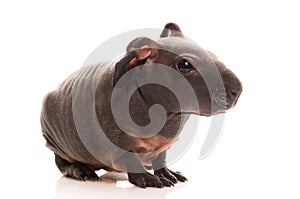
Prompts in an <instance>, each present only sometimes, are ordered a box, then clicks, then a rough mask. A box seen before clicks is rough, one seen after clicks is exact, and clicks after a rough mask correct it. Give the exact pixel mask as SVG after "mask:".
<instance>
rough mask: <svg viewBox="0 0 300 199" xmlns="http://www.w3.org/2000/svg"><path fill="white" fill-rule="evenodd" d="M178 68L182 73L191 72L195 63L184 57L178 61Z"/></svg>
mask: <svg viewBox="0 0 300 199" xmlns="http://www.w3.org/2000/svg"><path fill="white" fill-rule="evenodd" d="M177 68H178V70H179V71H180V72H182V73H189V72H191V71H192V70H193V65H192V64H191V63H190V62H188V61H187V60H186V59H182V60H180V61H179V62H178V63H177Z"/></svg>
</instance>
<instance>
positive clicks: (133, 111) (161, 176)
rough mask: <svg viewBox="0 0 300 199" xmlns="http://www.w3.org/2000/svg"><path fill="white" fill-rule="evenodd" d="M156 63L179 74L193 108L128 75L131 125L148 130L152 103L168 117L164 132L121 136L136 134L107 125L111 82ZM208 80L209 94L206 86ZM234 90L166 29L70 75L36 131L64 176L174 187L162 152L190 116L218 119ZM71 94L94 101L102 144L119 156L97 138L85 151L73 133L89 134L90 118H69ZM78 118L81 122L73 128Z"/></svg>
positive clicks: (211, 59)
mask: <svg viewBox="0 0 300 199" xmlns="http://www.w3.org/2000/svg"><path fill="white" fill-rule="evenodd" d="M182 60H183V61H184V60H188V61H189V63H191V64H192V67H193V68H192V70H190V71H184V70H180V66H179V65H180V64H179V63H180V61H182ZM155 64H163V65H166V66H168V67H170V68H172V69H174V70H175V71H177V72H178V73H180V74H181V75H182V76H183V77H184V78H185V79H186V80H187V81H188V82H189V84H190V85H191V86H192V88H193V90H194V92H195V94H196V98H197V103H195V102H194V101H192V100H191V101H189V98H186V100H185V102H184V103H185V104H184V106H180V104H179V102H178V99H177V98H176V96H175V95H174V94H173V93H172V92H171V91H170V90H168V89H166V88H165V87H163V86H160V85H156V84H149V85H144V86H140V83H139V79H138V78H136V76H135V75H136V73H135V72H133V73H132V74H131V76H132V78H136V82H135V83H136V85H135V86H136V87H140V88H139V89H137V90H136V91H135V92H134V93H133V95H132V97H131V98H130V103H129V112H130V115H131V117H132V120H133V121H134V122H135V123H136V124H137V125H139V126H145V125H147V124H149V122H150V118H149V114H148V113H149V108H150V107H151V106H152V105H153V104H161V105H162V106H163V107H164V108H165V110H166V116H167V117H166V122H165V125H164V126H163V128H162V129H161V130H160V131H159V132H157V134H155V135H153V136H151V137H146V138H145V137H144V138H143V137H139V135H140V136H141V135H142V132H140V131H138V129H135V128H134V127H132V128H131V127H130V126H129V127H128V129H129V130H128V131H131V132H133V133H134V135H135V136H132V135H129V134H128V132H124V131H123V130H122V129H120V128H119V126H118V125H117V124H116V122H115V120H114V117H113V114H112V110H111V96H112V92H113V89H114V88H116V87H117V88H118V89H122V85H121V86H120V85H118V81H119V80H120V79H121V77H122V76H123V75H124V74H126V73H127V72H128V71H130V70H132V69H138V68H139V67H140V66H144V65H147V66H148V67H147V69H146V72H147V73H149V74H150V73H155V72H156V71H155ZM211 64H213V65H214V66H216V68H214V67H212V65H211ZM149 68H150V70H149ZM213 68H214V69H213ZM144 69H145V67H144ZM196 69H197V70H196ZM216 69H217V70H216ZM138 70H139V69H138ZM138 70H136V71H137V72H138ZM141 70H142V67H141ZM199 71H200V72H199ZM216 71H217V72H218V73H219V74H220V77H221V78H220V79H218V78H216V77H215V76H214V75H211V74H213V73H215V72H216ZM200 73H201V74H200ZM204 76H205V77H206V78H203V77H204ZM161 77H162V78H163V79H166V81H169V83H171V84H172V83H173V84H176V82H177V80H176V79H174V78H173V77H172V76H171V75H168V73H166V74H162V76H161ZM172 78H173V79H172ZM220 80H221V81H220ZM207 82H209V84H210V88H208V87H207V85H206V83H207ZM91 85H92V86H91ZM80 86H81V87H82V88H81V90H80V92H79V94H78V92H77V91H75V89H76V88H78V87H80ZM93 86H94V87H93ZM91 87H93V88H95V90H94V91H95V95H94V96H92V95H90V94H88V91H89V90H91ZM222 88H223V89H222ZM124 89H125V88H124ZM76 92H77V93H76ZM241 92H242V85H241V82H240V81H239V79H238V78H237V77H236V76H235V75H234V74H233V73H232V72H231V71H230V70H229V69H227V68H226V66H225V65H224V64H223V63H222V62H221V61H219V60H218V58H217V57H216V56H215V55H214V54H213V53H211V52H209V51H205V50H203V49H201V48H200V47H199V46H197V45H195V44H192V43H191V42H188V41H186V40H185V39H184V37H183V35H182V33H181V30H180V28H179V27H178V26H177V25H176V24H174V23H169V24H167V25H166V26H165V28H164V30H163V32H162V34H161V39H159V40H158V41H153V40H151V39H148V38H145V37H140V38H137V39H135V40H133V41H132V42H131V43H130V44H129V45H128V47H127V53H126V54H125V55H124V57H122V58H121V59H120V60H119V61H117V62H108V63H99V64H96V65H92V66H88V67H83V68H81V69H80V70H79V71H77V72H75V73H74V74H72V75H71V76H69V77H68V78H67V79H66V80H65V81H64V82H63V83H62V84H61V85H60V86H59V88H58V89H57V90H55V91H53V92H50V93H49V94H48V95H47V96H46V97H45V99H44V102H43V107H42V114H41V126H42V132H43V136H44V137H45V139H46V141H47V144H46V145H47V147H48V148H50V149H51V150H52V151H53V152H54V154H55V162H56V165H57V166H58V168H59V170H60V171H61V172H62V173H63V174H64V175H65V176H68V177H71V178H74V179H77V180H84V181H85V180H93V181H94V180H98V176H97V175H96V173H95V171H96V170H99V169H105V170H107V171H118V172H122V171H125V172H127V173H128V179H129V181H130V182H131V183H132V184H134V185H137V186H139V187H142V188H145V187H159V188H161V187H164V186H173V185H174V183H176V182H177V181H182V182H184V181H186V180H187V179H186V178H185V177H184V176H183V175H182V174H181V173H179V172H173V171H171V170H169V169H168V168H167V166H166V151H167V149H168V148H169V147H170V146H171V145H172V144H173V143H174V142H175V141H176V140H177V139H178V135H179V133H180V131H181V130H182V128H183V126H184V124H185V122H186V120H187V119H188V117H189V115H190V114H197V115H204V116H210V115H214V114H218V113H223V112H225V111H226V110H228V109H230V108H232V107H233V106H234V105H235V104H236V102H237V100H238V97H239V96H240V94H241ZM75 95H76V97H78V96H79V98H80V97H85V98H90V97H92V98H94V99H95V101H94V103H95V104H94V105H93V107H94V111H95V115H96V120H97V122H98V123H99V124H100V126H101V128H102V129H103V133H104V135H105V136H106V138H108V139H109V141H110V142H111V143H113V144H114V145H115V146H117V147H119V148H120V149H122V150H121V151H122V152H120V150H119V151H117V150H115V149H113V148H111V147H110V146H108V144H107V140H105V141H104V137H102V138H103V139H102V140H101V139H100V141H99V142H98V143H96V145H95V146H96V154H95V153H91V151H90V150H89V148H88V147H87V146H86V144H84V143H83V141H82V137H80V135H79V129H80V128H81V127H82V128H83V129H87V132H86V133H87V134H88V129H91V127H90V125H89V123H88V121H90V120H92V119H91V118H90V117H89V115H91V114H89V111H86V112H85V113H84V114H82V115H79V116H76V115H74V110H75V109H76V107H75V109H74V106H76V105H77V104H75V102H74V98H75V97H74V96H75ZM76 99H77V98H76ZM76 103H77V102H76ZM81 103H82V104H83V106H85V103H87V102H86V101H84V100H83V101H82V102H81ZM75 117H76V118H75ZM78 117H79V120H80V121H85V122H79V123H80V124H78V122H75V120H76V121H78ZM86 121H87V122H86ZM92 130H93V131H95V129H92ZM83 133H85V132H83ZM81 135H82V132H81ZM87 137H88V135H87ZM100 138H101V137H100ZM93 140H94V139H93V134H92V136H91V137H90V140H89V141H91V143H92V144H95V143H93ZM95 140H97V139H95ZM145 165H148V166H151V167H152V168H153V170H154V175H153V174H150V173H149V172H147V171H146V169H145Z"/></svg>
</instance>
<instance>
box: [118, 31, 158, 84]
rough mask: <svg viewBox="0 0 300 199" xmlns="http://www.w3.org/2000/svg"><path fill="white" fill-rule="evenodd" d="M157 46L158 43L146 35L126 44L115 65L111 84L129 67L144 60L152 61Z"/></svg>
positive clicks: (156, 53) (137, 64)
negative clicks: (121, 55)
mask: <svg viewBox="0 0 300 199" xmlns="http://www.w3.org/2000/svg"><path fill="white" fill-rule="evenodd" d="M158 48H159V46H158V44H157V43H156V42H155V41H153V40H151V39H149V38H147V37H139V38H137V39H135V40H133V41H131V42H130V43H129V44H128V46H127V53H126V54H125V56H124V57H123V58H122V59H121V60H120V61H119V62H118V63H117V64H116V66H115V73H114V79H113V86H115V85H116V83H117V81H118V80H119V79H120V78H121V77H122V75H124V74H125V73H126V72H127V71H129V70H130V69H132V68H134V67H136V66H139V65H143V64H145V63H146V62H148V63H153V62H154V60H155V58H156V56H157V55H158Z"/></svg>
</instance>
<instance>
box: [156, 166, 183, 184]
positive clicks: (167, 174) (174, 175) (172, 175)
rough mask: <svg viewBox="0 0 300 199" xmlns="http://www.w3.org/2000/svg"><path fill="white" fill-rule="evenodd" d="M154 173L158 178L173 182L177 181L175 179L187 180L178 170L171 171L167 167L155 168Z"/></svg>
mask: <svg viewBox="0 0 300 199" xmlns="http://www.w3.org/2000/svg"><path fill="white" fill-rule="evenodd" d="M154 174H155V175H156V176H158V177H160V178H166V179H168V180H170V181H172V182H173V183H177V181H180V182H185V181H187V179H186V177H184V176H183V175H182V174H181V173H180V172H178V171H177V172H174V171H171V170H170V169H168V168H167V167H164V168H161V169H158V170H155V171H154Z"/></svg>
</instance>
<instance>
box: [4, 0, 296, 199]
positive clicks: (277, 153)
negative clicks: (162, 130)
mask: <svg viewBox="0 0 300 199" xmlns="http://www.w3.org/2000/svg"><path fill="white" fill-rule="evenodd" d="M298 5H299V4H297V1H290V0H285V1H262V0H259V1H193V3H192V2H189V1H174V0H173V1H154V0H153V1H119V2H118V1H114V0H110V1H102V2H101V1H84V2H83V1H82V2H80V3H79V2H78V1H5V2H4V1H1V2H0V28H1V29H0V66H1V73H0V74H1V77H0V92H1V98H0V102H1V103H0V119H1V120H0V121H1V124H0V132H1V139H0V147H1V148H0V149H1V151H0V153H1V157H0V158H1V159H0V161H1V163H0V168H1V169H0V173H1V174H0V176H1V181H0V182H1V186H0V190H1V191H0V197H1V198H73V199H74V198H101V197H102V198H182V197H189V198H193V197H194V198H196V197H197V198H299V197H300V190H299V184H300V180H299V179H300V161H299V160H300V135H299V134H300V131H299V130H300V128H299V114H298V112H299V109H300V108H299V102H300V99H299V77H298V76H299V75H298V71H299V70H298V68H299V67H300V61H299V45H300V39H299V35H300V31H299V24H300V23H299V19H300V12H299V6H298ZM171 21H172V22H176V23H177V24H179V25H180V27H181V29H182V31H183V33H184V34H185V35H187V36H189V37H190V38H192V39H193V40H195V41H197V43H199V44H200V45H201V46H202V47H203V48H205V49H209V50H211V51H213V52H214V53H215V54H217V55H218V56H219V58H220V59H221V60H222V61H223V62H224V63H225V64H226V65H227V66H228V67H229V68H230V69H231V70H232V71H234V72H235V73H236V74H237V75H238V76H239V78H240V79H241V81H242V83H243V86H244V91H243V93H242V96H241V97H240V100H239V102H238V104H237V106H236V107H235V109H233V110H231V111H230V112H229V113H228V114H227V116H226V123H225V127H224V130H223V135H222V137H221V139H220V141H219V143H218V144H217V146H216V148H215V150H214V151H213V152H212V153H211V154H210V155H209V156H208V157H207V158H206V159H204V160H198V157H199V152H200V148H201V143H202V142H203V137H204V135H205V132H206V129H205V127H203V128H201V125H202V123H201V124H200V128H199V130H198V131H199V136H198V137H197V138H196V140H195V142H194V144H193V145H192V147H191V150H189V151H188V152H187V153H186V154H185V156H184V157H183V158H182V159H180V160H179V161H178V162H176V163H175V164H174V165H172V166H171V168H173V169H174V170H180V171H181V172H182V173H184V174H185V175H186V176H187V177H188V178H189V181H188V182H187V183H184V184H178V185H176V186H175V188H166V189H162V190H158V189H153V188H148V189H146V190H142V189H138V188H136V187H132V186H131V185H130V184H129V183H127V182H126V181H124V182H118V183H112V182H111V183H108V182H99V183H81V182H76V181H73V180H68V179H65V178H61V174H60V173H59V172H58V170H57V168H56V167H55V164H54V160H53V159H54V157H53V154H52V153H51V152H50V151H49V150H48V149H46V147H45V146H44V144H45V141H44V139H43V138H42V136H41V135H42V134H41V131H40V124H39V114H40V108H41V103H42V99H43V96H44V95H45V94H46V93H47V92H48V91H50V90H52V89H55V88H56V86H57V85H58V84H59V83H60V82H61V81H62V80H63V79H64V78H65V77H66V76H67V75H69V74H70V73H72V72H73V71H75V70H76V69H78V68H80V67H81V64H82V63H83V62H84V60H85V58H86V57H87V56H88V55H89V54H90V53H91V52H92V51H93V50H94V49H95V48H96V47H97V46H98V45H100V44H101V43H102V42H104V41H105V40H107V39H109V38H111V37H112V36H114V35H116V34H119V33H122V32H125V31H129V30H133V29H137V28H162V27H163V26H164V25H165V24H166V23H167V22H171ZM201 121H203V124H205V122H207V119H201V120H200V122H201ZM192 193H194V195H191V194H192Z"/></svg>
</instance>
